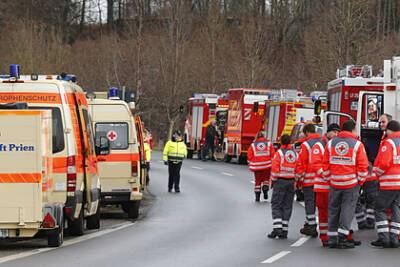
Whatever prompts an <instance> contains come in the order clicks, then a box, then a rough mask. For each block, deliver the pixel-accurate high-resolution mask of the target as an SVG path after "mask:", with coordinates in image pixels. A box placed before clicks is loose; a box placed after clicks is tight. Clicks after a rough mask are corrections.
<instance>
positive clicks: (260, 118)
mask: <svg viewBox="0 0 400 267" xmlns="http://www.w3.org/2000/svg"><path fill="white" fill-rule="evenodd" d="M270 96H271V90H265V89H244V88H239V89H229V91H228V101H229V109H228V119H227V126H226V138H225V139H224V151H225V161H226V162H229V161H230V160H231V159H232V158H237V159H238V162H239V163H241V164H244V163H246V162H247V150H248V148H249V146H250V145H251V143H252V142H253V141H254V137H255V136H256V134H257V132H258V131H260V130H261V129H262V128H263V123H264V111H265V100H267V99H269V98H270Z"/></svg>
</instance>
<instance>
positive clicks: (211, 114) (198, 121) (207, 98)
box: [185, 94, 219, 159]
mask: <svg viewBox="0 0 400 267" xmlns="http://www.w3.org/2000/svg"><path fill="white" fill-rule="evenodd" d="M218 99H219V96H218V95H216V94H194V96H193V97H192V98H189V100H188V101H187V104H186V105H187V108H186V109H187V114H186V121H185V143H186V146H187V149H188V155H187V158H189V159H190V158H193V155H194V154H197V157H198V158H201V152H200V151H201V149H202V147H203V145H204V143H205V138H206V129H207V126H208V125H209V124H210V123H211V121H212V120H215V118H216V107H217V102H218Z"/></svg>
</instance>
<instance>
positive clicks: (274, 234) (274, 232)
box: [267, 229, 283, 238]
mask: <svg viewBox="0 0 400 267" xmlns="http://www.w3.org/2000/svg"><path fill="white" fill-rule="evenodd" d="M267 236H268V238H277V237H279V236H283V231H282V229H274V230H272V232H271V233H270V234H268V235H267Z"/></svg>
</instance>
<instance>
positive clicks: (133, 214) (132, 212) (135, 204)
mask: <svg viewBox="0 0 400 267" xmlns="http://www.w3.org/2000/svg"><path fill="white" fill-rule="evenodd" d="M128 205H129V206H128V212H127V213H128V218H129V219H137V218H138V217H139V208H140V200H136V201H131V202H129V204H128Z"/></svg>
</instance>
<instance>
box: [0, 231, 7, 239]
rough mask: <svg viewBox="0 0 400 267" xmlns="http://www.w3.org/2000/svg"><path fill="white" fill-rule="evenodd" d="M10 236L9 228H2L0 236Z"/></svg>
mask: <svg viewBox="0 0 400 267" xmlns="http://www.w3.org/2000/svg"><path fill="white" fill-rule="evenodd" d="M6 237H8V229H0V238H6Z"/></svg>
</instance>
